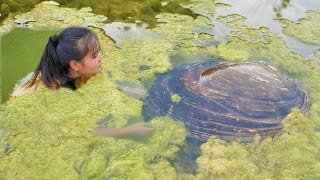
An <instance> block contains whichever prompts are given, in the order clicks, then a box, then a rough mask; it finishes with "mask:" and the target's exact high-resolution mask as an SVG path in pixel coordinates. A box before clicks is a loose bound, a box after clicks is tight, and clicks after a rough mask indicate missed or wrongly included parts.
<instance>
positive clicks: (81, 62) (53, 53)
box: [28, 27, 103, 89]
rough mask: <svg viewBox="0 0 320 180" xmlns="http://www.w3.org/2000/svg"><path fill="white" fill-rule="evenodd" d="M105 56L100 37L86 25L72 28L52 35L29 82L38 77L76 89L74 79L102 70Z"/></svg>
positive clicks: (47, 82) (56, 85)
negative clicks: (102, 51) (100, 47)
mask: <svg viewBox="0 0 320 180" xmlns="http://www.w3.org/2000/svg"><path fill="white" fill-rule="evenodd" d="M102 59H103V57H102V55H101V53H100V52H99V42H98V39H97V36H96V35H95V34H94V33H93V32H92V31H91V30H89V29H87V28H84V27H70V28H67V29H65V30H63V31H62V32H61V33H60V34H58V35H53V36H51V37H50V38H49V41H48V43H47V46H46V48H45V50H44V53H43V55H42V58H41V61H40V64H39V66H38V68H37V69H36V71H35V74H34V76H33V78H32V79H31V81H30V82H29V84H28V87H31V86H32V85H33V84H34V83H35V82H36V80H37V79H39V78H40V79H41V81H42V82H43V83H44V84H45V85H46V86H47V87H49V88H53V89H57V88H59V87H60V86H63V87H68V88H71V89H76V86H75V79H76V78H78V77H81V76H91V75H93V74H95V73H97V72H98V71H100V69H101V62H102Z"/></svg>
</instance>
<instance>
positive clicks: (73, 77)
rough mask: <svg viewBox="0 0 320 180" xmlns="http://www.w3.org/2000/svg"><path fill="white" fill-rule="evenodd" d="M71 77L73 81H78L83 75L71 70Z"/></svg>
mask: <svg viewBox="0 0 320 180" xmlns="http://www.w3.org/2000/svg"><path fill="white" fill-rule="evenodd" d="M69 77H70V78H72V79H78V78H79V77H81V75H80V74H79V73H78V72H77V71H75V70H73V69H70V72H69Z"/></svg>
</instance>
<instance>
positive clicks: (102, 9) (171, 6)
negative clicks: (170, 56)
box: [0, 0, 193, 26]
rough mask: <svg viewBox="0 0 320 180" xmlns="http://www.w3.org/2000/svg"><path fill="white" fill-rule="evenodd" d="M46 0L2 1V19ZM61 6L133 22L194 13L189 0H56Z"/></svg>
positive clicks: (27, 9)
mask: <svg viewBox="0 0 320 180" xmlns="http://www.w3.org/2000/svg"><path fill="white" fill-rule="evenodd" d="M42 1H44V0H27V1H26V0H4V1H0V5H1V16H0V21H1V20H2V19H3V18H5V17H6V16H7V15H8V14H9V13H10V12H11V13H12V12H27V11H29V10H30V9H31V8H33V7H34V5H35V4H38V3H40V2H42ZM55 1H56V2H59V3H60V4H61V6H64V7H73V8H78V9H80V8H82V7H91V8H92V9H93V12H94V13H95V14H102V15H105V16H107V17H108V20H109V22H114V21H121V22H130V23H133V22H135V21H137V20H139V21H143V22H147V23H148V24H150V26H153V25H155V24H156V18H155V15H157V14H158V13H161V12H172V13H179V14H188V15H191V16H193V15H192V12H191V11H190V10H188V9H185V8H183V7H182V6H181V5H180V4H181V3H186V2H188V1H189V0H168V1H162V0H129V1H127V0H55Z"/></svg>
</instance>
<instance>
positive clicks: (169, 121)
mask: <svg viewBox="0 0 320 180" xmlns="http://www.w3.org/2000/svg"><path fill="white" fill-rule="evenodd" d="M224 3H225V4H224ZM224 3H221V2H219V3H218V2H214V1H211V0H210V1H209V0H208V1H207V0H193V1H191V2H190V3H186V4H184V5H183V7H185V8H187V9H190V10H191V11H193V12H194V13H196V14H197V15H198V16H196V17H195V18H194V17H191V16H188V15H179V14H174V13H160V14H158V15H157V16H156V18H157V21H158V24H157V25H156V27H154V28H149V29H148V28H146V29H144V31H148V34H149V33H150V34H157V35H160V37H161V38H154V39H153V38H142V39H139V38H138V39H130V40H129V41H125V40H123V39H121V37H125V36H120V37H114V36H110V35H108V29H107V28H104V27H105V25H106V24H107V23H106V19H107V17H105V16H102V15H95V14H94V13H92V9H91V8H82V9H79V10H76V9H72V8H65V7H60V6H59V5H58V4H57V3H54V2H52V1H50V2H43V3H41V4H38V5H36V6H35V8H34V9H32V10H31V11H30V12H27V13H22V14H10V15H9V16H8V18H6V19H5V20H4V21H3V22H2V25H1V27H0V32H1V33H5V32H8V31H10V30H12V29H13V28H14V27H16V26H17V25H18V23H20V24H21V23H22V22H23V24H24V25H25V26H27V27H30V28H33V29H44V28H47V29H55V28H65V27H68V26H81V25H82V26H88V27H90V28H91V29H92V30H93V31H95V32H96V33H97V35H98V37H99V39H100V44H101V50H102V52H103V54H104V55H105V58H104V62H103V72H101V73H98V74H97V75H96V76H94V77H92V78H91V79H89V81H88V82H87V84H86V85H84V86H83V87H81V88H80V89H78V90H77V91H71V90H68V89H64V88H62V89H59V90H58V91H50V90H48V89H46V88H45V87H43V86H40V87H39V88H38V89H37V91H36V92H35V93H28V94H25V95H23V96H21V97H17V98H15V99H10V100H9V101H7V102H6V103H5V104H2V105H1V107H0V108H1V114H0V116H1V118H0V121H1V122H0V148H1V151H0V162H1V163H0V177H1V178H2V179H58V178H63V179H79V178H80V179H208V178H226V179H227V178H228V179H231V178H232V179H235V178H240V179H249V178H264V179H267V178H276V179H282V178H290V179H291V178H295V179H302V178H306V179H318V178H320V171H319V169H320V156H319V154H320V145H319V141H320V133H319V132H318V131H316V130H317V129H319V128H320V117H319V114H320V112H319V111H320V78H319V77H320V51H319V50H316V53H315V54H314V55H313V56H312V57H310V59H309V60H307V59H305V58H304V57H303V56H301V55H299V54H297V53H295V52H292V51H291V49H289V48H288V46H287V45H286V42H285V41H284V39H283V37H282V36H279V35H277V34H274V33H273V32H271V31H270V29H269V28H268V27H259V28H252V27H248V26H247V25H248V24H246V22H247V21H246V19H247V18H248V17H245V16H243V15H241V14H238V15H237V14H230V15H229V14H225V15H218V14H217V12H218V11H219V9H220V8H227V7H232V4H227V3H228V2H227V1H226V2H224ZM307 14H308V18H306V19H305V20H303V23H299V24H295V22H293V21H291V22H290V23H288V22H284V23H285V24H286V27H285V28H286V29H287V30H288V32H287V34H290V35H291V36H292V37H296V38H297V39H299V40H301V41H303V42H306V43H313V44H317V43H318V40H319V38H320V37H319V35H317V32H315V33H314V34H309V33H304V35H305V36H301V33H300V31H299V30H297V28H294V29H295V30H290V28H291V27H292V26H294V27H295V26H298V27H299V29H305V32H314V31H313V30H312V28H313V27H310V26H309V24H313V25H315V24H316V23H317V22H318V21H317V17H318V16H319V14H320V12H318V11H313V12H312V13H309V12H308V13H307ZM289 20H290V19H289ZM216 22H219V23H216ZM221 23H222V24H224V25H225V26H224V27H226V26H227V27H229V29H230V33H229V34H228V35H225V37H224V38H221V37H218V34H217V33H215V32H217V28H219V27H218V26H216V25H217V24H221ZM292 23H294V24H292ZM115 34H116V33H115ZM217 39H223V41H218V40H217ZM226 40H227V41H226ZM311 40H312V41H311ZM116 41H119V42H121V46H116V43H117V42H116ZM217 42H218V43H217ZM173 57H174V58H177V57H179V61H177V60H176V59H174V58H173ZM195 57H196V58H195ZM216 57H219V58H222V59H224V60H225V61H230V62H233V63H238V62H241V63H244V62H252V61H255V60H263V61H264V62H267V63H268V64H270V65H272V66H274V67H275V68H277V69H279V70H280V71H281V73H282V74H283V75H284V76H287V77H290V78H292V79H295V80H297V81H298V82H299V83H301V84H303V85H305V86H307V88H308V91H309V97H310V100H311V107H310V112H309V113H310V114H309V115H308V116H305V115H303V114H302V112H301V111H300V110H299V109H292V111H291V112H290V113H289V114H288V115H287V116H286V117H284V119H283V121H282V125H283V129H282V130H281V132H280V133H279V134H278V135H276V136H275V137H273V138H271V137H266V138H263V137H260V136H255V137H254V139H253V142H252V143H249V144H242V143H240V142H238V141H224V140H222V139H219V138H218V137H215V136H211V137H210V138H209V139H208V140H207V141H206V142H204V143H202V145H201V154H200V155H199V157H198V158H197V159H196V160H195V162H196V164H197V166H198V169H197V171H196V172H193V173H190V172H188V171H184V169H183V168H181V167H180V166H179V160H180V158H179V157H178V154H179V153H180V152H182V151H184V149H185V147H186V144H187V141H186V138H187V137H188V136H189V133H188V130H187V128H186V127H185V124H184V123H182V122H181V121H176V120H174V119H173V118H172V117H170V116H166V115H164V116H158V117H155V118H154V119H152V120H151V121H149V122H148V123H147V124H148V126H152V127H153V128H154V129H155V130H154V133H153V134H152V135H150V136H148V137H144V138H142V139H141V140H138V139H135V138H123V139H114V138H109V137H96V136H94V133H93V131H94V128H95V127H98V126H105V127H117V128H120V127H125V126H127V125H128V124H130V123H131V121H132V119H134V120H135V121H139V120H140V121H141V120H142V118H139V117H142V116H143V115H142V107H143V100H139V99H137V98H134V97H132V96H128V95H127V94H125V93H123V92H122V91H119V90H118V87H117V86H118V83H119V82H128V83H126V85H130V84H134V85H136V87H139V86H145V88H149V87H151V86H152V84H153V83H154V79H155V76H156V75H157V74H162V73H166V72H168V71H170V70H172V69H174V68H175V66H176V65H177V64H192V63H195V62H193V61H194V60H196V61H198V62H196V63H201V62H203V61H205V60H206V59H210V58H216ZM183 59H186V60H187V61H185V62H184V61H183ZM106 74H107V76H106ZM129 82H130V83H129ZM170 98H171V100H172V101H173V103H181V102H183V101H184V99H183V96H182V95H181V94H172V96H170Z"/></svg>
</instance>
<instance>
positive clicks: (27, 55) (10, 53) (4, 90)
mask: <svg viewBox="0 0 320 180" xmlns="http://www.w3.org/2000/svg"><path fill="white" fill-rule="evenodd" d="M57 32H58V30H32V29H26V28H17V29H13V30H12V31H11V32H10V33H7V34H5V35H3V36H2V37H1V39H0V40H1V102H2V103H3V102H5V101H7V100H8V97H9V94H10V93H11V92H12V90H13V88H14V86H15V84H17V81H18V80H20V79H21V78H22V77H25V76H27V75H28V74H29V73H30V72H32V71H34V69H35V68H36V67H37V65H38V63H39V60H40V58H41V55H42V52H43V50H44V48H45V45H46V44H47V41H48V36H51V35H53V34H55V33H57Z"/></svg>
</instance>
